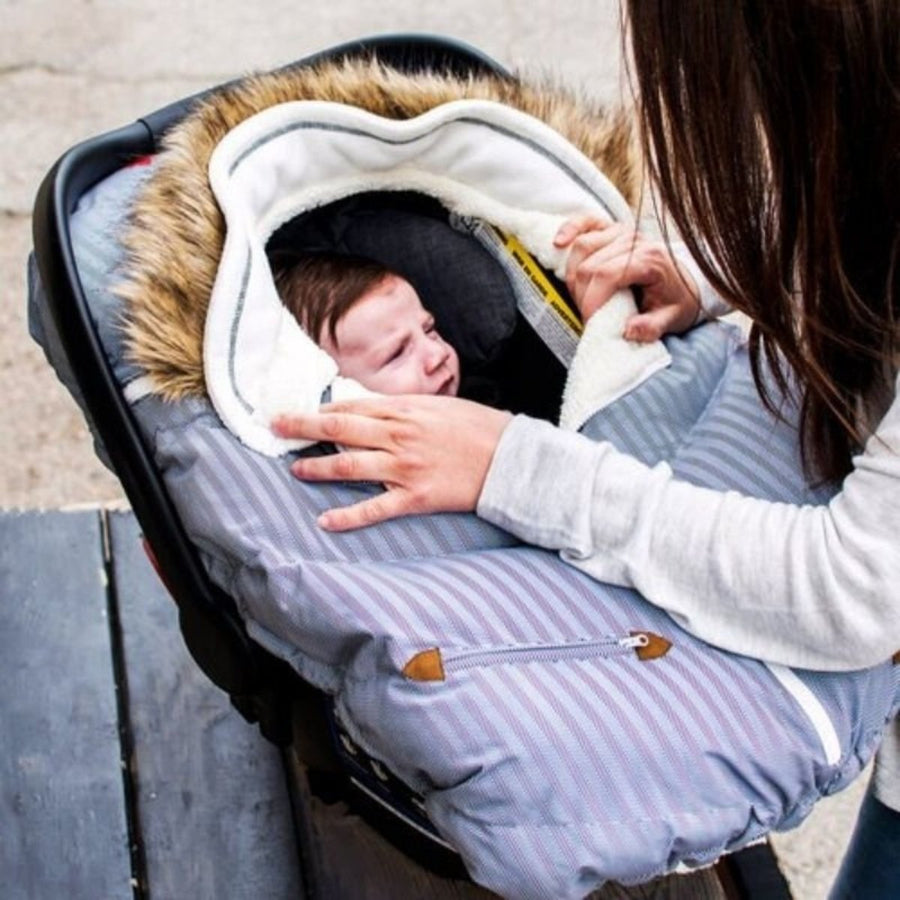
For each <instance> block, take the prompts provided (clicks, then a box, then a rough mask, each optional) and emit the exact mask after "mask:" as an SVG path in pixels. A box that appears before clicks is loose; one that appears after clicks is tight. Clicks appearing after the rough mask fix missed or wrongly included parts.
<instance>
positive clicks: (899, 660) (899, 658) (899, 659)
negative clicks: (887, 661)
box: [891, 650, 900, 666]
mask: <svg viewBox="0 0 900 900" xmlns="http://www.w3.org/2000/svg"><path fill="white" fill-rule="evenodd" d="M891 662H892V663H893V664H894V665H895V666H900V650H898V651H897V652H896V653H895V654H894V655H893V656H892V657H891Z"/></svg>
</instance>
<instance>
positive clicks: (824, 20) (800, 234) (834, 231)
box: [626, 0, 900, 479]
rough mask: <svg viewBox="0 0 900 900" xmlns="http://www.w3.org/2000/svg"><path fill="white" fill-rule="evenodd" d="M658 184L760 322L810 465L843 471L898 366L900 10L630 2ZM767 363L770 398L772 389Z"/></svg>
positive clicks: (830, 2)
mask: <svg viewBox="0 0 900 900" xmlns="http://www.w3.org/2000/svg"><path fill="white" fill-rule="evenodd" d="M626 6H627V9H628V16H627V19H628V21H627V27H628V29H629V31H630V36H631V49H632V52H633V62H632V65H633V69H634V73H635V75H636V82H637V88H638V92H639V99H638V105H639V111H640V118H641V126H642V134H643V140H644V146H645V151H646V153H647V160H648V166H649V169H650V175H651V177H652V179H653V180H654V182H655V184H656V186H657V188H658V191H659V196H660V198H661V200H662V202H663V204H664V206H665V208H666V212H667V213H668V214H669V215H670V216H671V219H672V221H673V222H674V224H675V226H676V227H677V228H678V230H679V231H680V232H681V235H682V237H683V239H684V240H685V243H686V244H687V245H688V248H689V249H690V250H691V252H692V253H693V254H694V256H695V258H696V259H697V261H698V263H699V265H700V266H701V268H702V270H703V272H704V274H705V275H706V276H707V277H708V278H709V280H710V283H711V284H712V285H713V287H714V288H715V289H716V290H718V291H719V292H720V293H721V294H722V296H723V297H725V298H726V299H727V300H728V301H729V302H730V303H731V304H732V305H733V306H734V308H735V309H739V310H742V311H744V312H746V313H747V314H748V315H749V316H750V317H751V319H752V320H753V323H754V324H753V328H752V331H751V338H750V350H751V359H752V364H753V373H754V377H755V379H756V383H757V387H758V388H759V389H760V393H761V394H762V396H763V398H764V400H765V401H766V402H767V404H768V405H769V406H770V408H772V409H773V410H776V411H777V409H776V407H777V406H778V403H779V400H778V397H777V396H775V395H774V394H775V393H777V394H779V395H783V394H784V392H785V391H786V390H788V389H789V388H790V386H791V384H792V383H793V378H794V376H793V374H792V373H796V376H797V384H799V399H800V416H801V419H800V422H801V450H802V453H803V459H804V462H805V464H806V467H807V470H808V471H810V472H811V473H815V474H816V475H817V476H819V477H822V478H825V479H839V478H841V477H842V476H843V475H844V474H846V473H847V472H848V471H849V469H850V465H851V456H852V454H853V452H854V451H856V450H857V449H858V448H859V447H860V445H861V443H862V441H863V440H864V439H865V437H866V436H867V433H868V432H867V427H868V423H867V422H866V417H865V415H864V413H863V408H864V406H865V403H866V401H867V400H869V399H871V398H872V396H873V395H874V394H875V393H877V392H878V391H879V390H882V389H884V388H885V387H886V386H889V384H888V383H887V382H888V379H889V378H890V373H892V372H894V371H895V368H896V357H895V355H894V354H895V351H896V346H897V343H896V342H897V316H898V307H900V275H898V269H900V0H721V2H720V0H626ZM765 363H768V364H769V366H770V367H771V368H772V370H773V372H774V374H775V383H776V385H777V388H778V390H777V392H771V391H766V389H765V386H764V384H763V381H762V377H761V373H762V370H763V367H764V364H765Z"/></svg>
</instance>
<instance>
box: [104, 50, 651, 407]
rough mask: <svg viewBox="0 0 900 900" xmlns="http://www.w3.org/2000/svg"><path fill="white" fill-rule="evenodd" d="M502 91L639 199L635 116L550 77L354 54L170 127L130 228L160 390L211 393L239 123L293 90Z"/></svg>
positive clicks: (349, 97) (384, 110)
mask: <svg viewBox="0 0 900 900" xmlns="http://www.w3.org/2000/svg"><path fill="white" fill-rule="evenodd" d="M464 98H467V99H484V100H494V101H497V102H501V103H504V104H507V105H509V106H512V107H514V108H516V109H519V110H522V111H523V112H526V113H528V114H529V115H532V116H534V117H535V118H538V119H541V120H543V121H544V122H545V123H547V124H548V125H549V126H550V127H551V128H553V129H555V130H556V131H558V132H559V133H560V134H562V135H563V136H564V137H565V138H566V139H567V140H569V141H570V142H571V143H572V144H574V145H575V146H576V147H577V148H578V149H579V150H581V152H582V153H584V154H585V155H586V156H587V157H588V158H590V159H591V160H592V161H594V162H595V164H596V165H597V166H598V168H599V169H600V170H601V171H603V172H604V174H605V175H606V176H607V177H608V178H609V179H610V181H612V183H613V184H614V185H615V186H616V187H617V188H618V189H619V191H621V192H622V194H623V195H624V196H625V198H626V200H628V201H629V203H631V204H632V205H633V204H634V202H635V197H636V194H637V189H638V174H639V166H638V164H637V157H636V153H635V147H634V142H633V139H632V129H631V124H630V118H629V116H628V115H627V114H626V113H625V111H624V110H622V109H614V110H611V109H607V108H604V107H601V106H599V105H597V104H596V103H593V102H591V101H588V100H586V99H585V98H578V97H576V96H574V95H573V94H572V93H570V92H567V91H565V90H562V89H560V88H558V87H554V86H551V85H549V84H528V83H526V82H524V81H522V80H520V79H503V78H500V77H494V76H479V77H471V78H467V79H461V78H456V77H450V76H445V75H439V74H433V73H431V74H416V75H407V74H404V73H401V72H398V71H396V70H393V69H391V68H388V67H386V66H384V65H382V64H380V63H378V62H377V61H374V60H356V61H344V62H341V63H328V64H324V65H319V66H314V67H303V68H298V69H294V70H292V71H288V72H275V73H268V74H261V75H254V76H250V77H247V78H245V79H243V80H241V81H240V82H237V83H235V84H233V85H230V86H227V87H225V88H222V89H221V90H219V91H217V92H216V93H215V94H214V95H212V96H211V97H209V98H207V99H205V100H203V101H202V102H201V103H200V104H199V105H198V106H197V108H196V109H195V110H194V111H193V112H191V113H190V114H189V115H188V117H187V118H186V119H184V120H183V121H182V122H181V123H179V125H177V126H176V127H175V128H174V129H173V130H172V131H171V132H170V133H169V134H168V135H167V136H166V138H165V140H164V150H163V153H162V154H161V155H160V157H159V158H158V160H157V164H156V166H155V170H154V172H153V174H152V175H151V176H150V178H149V179H148V181H147V184H146V185H145V187H144V189H143V191H142V192H141V194H140V196H139V197H138V198H137V199H136V202H135V204H134V207H133V211H132V216H131V221H130V224H129V227H128V228H127V229H126V233H125V235H124V237H123V243H124V245H125V248H126V252H127V262H126V265H125V269H124V280H123V281H122V283H120V284H119V285H118V287H117V288H116V292H117V294H118V295H119V296H120V297H122V298H123V300H124V303H125V314H124V318H125V321H124V328H125V332H126V347H127V352H128V355H129V357H130V359H131V360H133V361H134V362H135V363H136V364H137V365H138V366H140V367H141V368H142V369H143V370H144V372H145V373H146V375H147V377H148V379H149V382H150V384H151V385H152V389H153V391H154V392H155V393H158V394H160V395H161V396H163V397H165V398H166V399H170V400H177V399H183V398H185V397H188V396H196V395H200V394H203V393H205V385H204V376H203V330H204V321H205V318H206V309H207V305H208V303H209V298H210V294H211V292H212V287H213V283H214V280H215V277H216V271H217V267H218V264H219V258H220V256H221V252H222V246H223V243H224V223H223V218H222V215H221V212H220V210H219V207H218V205H217V204H216V201H215V198H214V197H213V194H212V191H211V189H210V186H209V180H208V175H207V169H208V164H209V158H210V155H211V154H212V152H213V150H214V149H215V147H216V145H217V144H218V143H219V141H220V140H221V139H222V138H223V137H224V136H225V135H226V134H227V133H228V132H229V131H230V130H231V129H232V128H234V127H235V126H236V125H238V124H240V123H241V122H243V121H244V120H245V119H247V118H248V117H250V116H251V115H254V114H256V113H258V112H260V111H262V110H263V109H267V108H268V107H270V106H273V105H275V104H278V103H285V102H288V101H291V100H331V101H334V102H338V103H346V104H349V105H352V106H357V107H360V108H362V109H366V110H368V111H369V112H373V113H375V114H377V115H380V116H384V117H387V118H395V119H406V118H412V117H414V116H417V115H420V114H421V113H423V112H426V111H427V110H429V109H432V108H434V107H435V106H437V105H439V104H442V103H447V102H450V101H453V100H459V99H464Z"/></svg>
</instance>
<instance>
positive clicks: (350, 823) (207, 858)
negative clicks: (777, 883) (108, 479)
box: [0, 509, 783, 900]
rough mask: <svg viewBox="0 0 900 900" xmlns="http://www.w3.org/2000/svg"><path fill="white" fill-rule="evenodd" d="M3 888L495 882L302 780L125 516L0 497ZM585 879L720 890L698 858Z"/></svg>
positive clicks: (403, 893)
mask: <svg viewBox="0 0 900 900" xmlns="http://www.w3.org/2000/svg"><path fill="white" fill-rule="evenodd" d="M292 800H293V803H292V802H291V801H292ZM776 872H777V870H776ZM720 874H721V873H720ZM738 875H739V873H738ZM0 895H2V897H3V898H4V900H43V898H57V897H62V896H65V897H69V898H73V900H76V898H85V900H95V898H101V897H102V898H144V897H150V898H153V900H160V898H173V900H175V898H179V900H180V898H185V897H198V898H225V900H230V898H234V900H244V898H248V900H249V898H253V900H256V898H265V900H277V898H300V897H306V898H311V900H317V898H319V900H342V898H347V900H369V898H371V900H382V898H383V900H403V898H419V897H428V898H434V900H445V898H446V900H450V898H459V900H482V898H489V897H491V896H493V895H492V894H490V893H489V892H487V891H485V890H483V889H481V888H479V887H476V886H475V885H473V884H472V883H470V882H467V881H454V880H451V879H446V878H439V877H438V876H436V875H434V874H432V873H431V872H429V871H427V870H426V869H424V868H422V867H420V866H418V865H416V864H415V863H413V862H411V861H410V860H409V859H408V858H407V857H406V856H404V855H403V854H402V853H400V852H399V851H398V850H397V849H396V848H394V847H393V846H392V845H391V844H389V843H388V842H387V841H385V840H384V839H383V838H382V837H380V836H379V834H378V833H377V832H375V831H374V830H373V829H371V828H370V827H369V826H368V825H367V824H365V823H364V822H362V821H361V820H360V819H359V818H358V817H357V816H356V815H354V814H352V813H351V812H349V811H348V809H347V808H346V806H345V805H344V804H343V803H342V802H325V801H324V800H322V799H320V797H318V796H315V795H314V794H313V793H312V792H311V791H310V787H309V781H308V779H307V772H306V769H305V768H304V766H303V765H302V763H300V761H299V760H297V759H296V757H295V756H294V755H293V754H292V753H291V752H290V751H289V752H286V753H284V754H282V753H281V752H280V751H279V750H277V749H276V748H275V747H274V746H272V745H271V744H269V743H268V742H266V741H265V740H263V739H262V738H261V737H260V735H259V733H258V731H257V730H256V729H255V727H253V726H251V725H249V724H247V723H246V722H245V721H244V720H243V719H242V718H241V717H240V716H239V715H238V713H237V712H236V711H235V710H234V709H233V708H232V707H231V705H230V704H229V701H228V698H227V697H226V696H225V695H224V694H223V693H222V692H220V691H219V690H218V689H216V688H215V687H214V686H213V685H212V684H211V683H210V682H209V681H208V680H207V679H206V678H205V676H204V675H203V674H202V673H201V672H200V670H199V668H198V667H197V666H196V665H195V664H194V662H193V661H192V660H191V658H190V657H189V655H188V654H187V651H186V650H185V649H184V645H183V643H182V640H181V635H180V632H179V630H178V624H177V616H176V610H175V606H174V603H172V601H171V600H170V599H169V597H168V595H167V594H166V592H165V591H164V589H163V588H162V586H161V585H160V583H159V581H158V580H157V578H156V575H155V573H154V572H153V570H152V568H151V567H150V565H149V563H148V562H147V560H146V558H145V557H144V554H143V550H142V547H141V543H140V533H139V528H138V525H137V523H136V521H135V519H134V517H133V515H131V514H130V513H127V512H113V511H106V510H102V509H93V510H84V511H76V512H59V511H54V512H2V511H0ZM596 896H597V897H598V898H600V897H602V898H604V900H613V898H650V897H653V898H671V900H680V898H684V900H688V898H689V900H703V898H721V897H724V896H725V893H724V890H723V887H722V882H721V880H720V877H719V875H718V874H717V873H716V872H715V871H713V870H706V871H704V872H700V873H695V874H693V875H690V876H673V877H670V878H667V879H660V880H659V881H657V882H654V883H652V884H650V885H646V886H642V887H639V888H631V889H625V888H621V887H619V886H617V885H607V886H606V887H605V888H604V889H603V890H602V891H599V892H597V894H596ZM771 896H783V894H782V895H779V894H777V892H776V893H775V894H772V895H771Z"/></svg>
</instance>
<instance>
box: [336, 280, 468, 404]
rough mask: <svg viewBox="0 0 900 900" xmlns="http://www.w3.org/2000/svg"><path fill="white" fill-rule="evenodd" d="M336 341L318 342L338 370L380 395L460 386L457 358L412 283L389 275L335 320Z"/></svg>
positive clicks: (448, 392) (447, 392)
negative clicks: (332, 359) (333, 360)
mask: <svg viewBox="0 0 900 900" xmlns="http://www.w3.org/2000/svg"><path fill="white" fill-rule="evenodd" d="M335 335H336V337H337V340H336V341H335V342H332V340H331V336H330V335H329V334H327V330H326V333H323V334H322V335H321V338H320V343H321V345H322V347H323V348H324V349H325V350H327V351H328V352H329V353H330V354H331V356H332V357H333V358H334V359H335V360H336V362H337V364H338V369H339V370H340V373H341V375H344V376H346V377H348V378H355V379H356V380H357V381H358V382H359V383H360V384H361V385H363V387H367V388H369V390H372V391H377V392H378V393H381V394H445V395H447V396H455V395H456V392H457V391H458V390H459V358H458V357H457V355H456V351H455V350H454V349H453V347H451V346H450V345H449V344H448V343H447V342H446V341H445V340H444V339H443V338H442V337H441V336H440V334H439V333H438V331H437V329H436V328H435V326H434V318H433V316H432V315H431V313H429V312H427V311H426V310H425V309H424V308H423V306H422V304H421V302H420V301H419V295H418V294H417V293H416V291H415V289H414V288H413V286H412V285H411V284H410V283H409V282H408V281H405V280H404V279H402V278H399V277H398V276H396V275H390V276H388V277H387V278H385V279H384V281H382V282H381V283H380V284H378V285H376V286H375V287H374V288H372V289H371V290H369V291H368V292H367V293H365V294H363V296H362V297H361V298H360V299H359V300H357V301H356V303H354V304H353V306H352V307H350V309H349V310H348V311H347V312H346V313H345V314H344V316H343V317H342V318H341V319H340V320H339V321H338V323H337V328H336V329H335Z"/></svg>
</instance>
